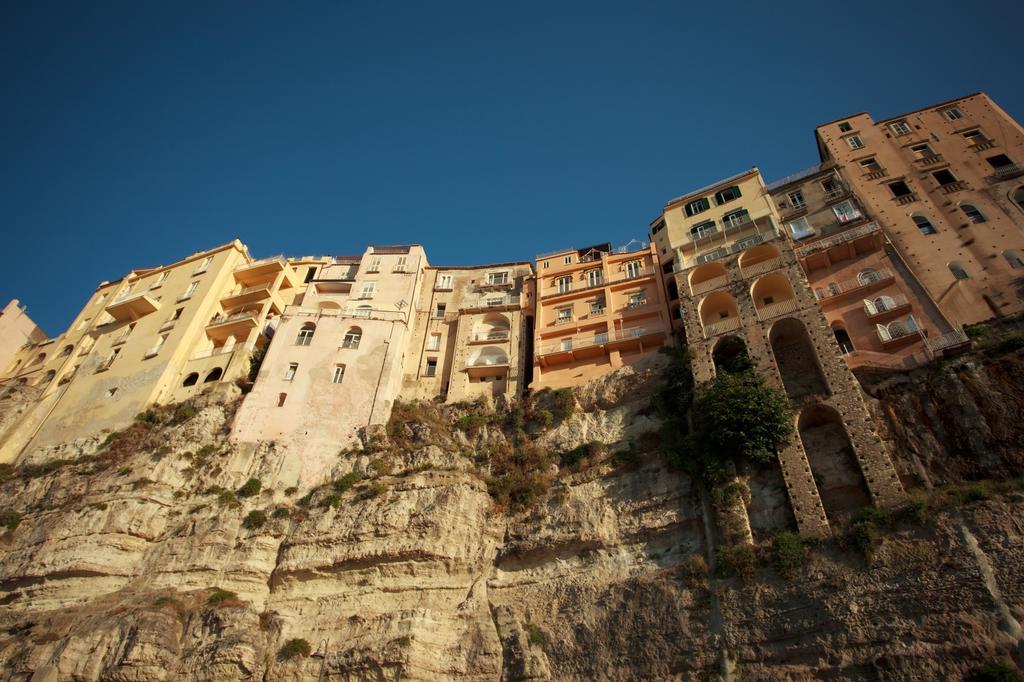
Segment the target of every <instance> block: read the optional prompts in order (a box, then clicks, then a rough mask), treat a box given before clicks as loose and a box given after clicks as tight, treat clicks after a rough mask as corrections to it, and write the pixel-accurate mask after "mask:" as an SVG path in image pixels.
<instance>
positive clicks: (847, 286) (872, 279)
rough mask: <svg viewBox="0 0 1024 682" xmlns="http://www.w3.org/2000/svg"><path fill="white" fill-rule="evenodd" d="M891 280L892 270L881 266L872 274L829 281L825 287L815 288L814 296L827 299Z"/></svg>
mask: <svg viewBox="0 0 1024 682" xmlns="http://www.w3.org/2000/svg"><path fill="white" fill-rule="evenodd" d="M892 280H893V274H892V270H889V269H888V268H882V269H880V270H876V271H875V273H874V274H873V275H870V276H867V277H857V278H854V279H847V280H844V281H842V282H831V283H829V285H828V286H827V287H822V288H818V289H815V290H814V297H815V298H817V299H818V300H819V301H827V300H829V299H832V298H835V297H836V296H842V295H843V294H848V293H850V292H853V291H858V290H862V289H868V288H870V287H875V286H879V285H882V284H888V283H889V282H891V281H892Z"/></svg>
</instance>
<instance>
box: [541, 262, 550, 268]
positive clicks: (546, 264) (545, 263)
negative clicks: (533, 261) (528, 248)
mask: <svg viewBox="0 0 1024 682" xmlns="http://www.w3.org/2000/svg"><path fill="white" fill-rule="evenodd" d="M550 265H551V261H549V260H546V261H544V262H543V263H541V268H542V269H544V270H547V269H548V267H549V266H550Z"/></svg>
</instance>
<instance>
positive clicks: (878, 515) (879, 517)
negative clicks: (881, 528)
mask: <svg viewBox="0 0 1024 682" xmlns="http://www.w3.org/2000/svg"><path fill="white" fill-rule="evenodd" d="M891 520H892V515H890V514H889V510H888V509H885V508H883V507H875V506H870V507H864V508H863V509H861V510H860V511H859V512H857V514H856V515H855V516H854V517H853V522H854V523H864V522H870V523H874V524H880V525H885V524H887V523H889V521H891Z"/></svg>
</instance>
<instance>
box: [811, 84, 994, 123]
mask: <svg viewBox="0 0 1024 682" xmlns="http://www.w3.org/2000/svg"><path fill="white" fill-rule="evenodd" d="M978 95H985V93H984V92H983V91H981V90H979V91H977V92H972V93H970V94H967V95H963V96H962V97H954V98H953V99H947V100H946V101H944V102H939V103H937V104H928V105H926V106H923V107H919V108H917V109H913V110H912V111H907V112H904V113H902V114H896V115H895V116H890V117H888V118H882V119H879V120H877V121H875V123H888V122H889V121H895V120H896V119H899V118H904V117H906V116H910V115H911V114H916V113H918V112H920V111H926V110H928V109H938V108H939V107H944V106H946V105H949V104H954V103H956V102H959V101H960V100H964V99H967V98H968V97H977V96H978ZM985 96H986V97H987V95H985ZM864 115H867V116H870V115H871V114H869V113H868V112H866V111H860V112H857V113H856V114H850V115H848V116H840V117H839V118H834V119H832V120H831V121H826V122H825V123H822V124H820V125H818V126H815V128H814V129H815V130H819V129H821V128H824V127H825V126H827V125H832V124H833V123H838V122H839V121H845V120H846V119H848V118H853V117H854V116H864Z"/></svg>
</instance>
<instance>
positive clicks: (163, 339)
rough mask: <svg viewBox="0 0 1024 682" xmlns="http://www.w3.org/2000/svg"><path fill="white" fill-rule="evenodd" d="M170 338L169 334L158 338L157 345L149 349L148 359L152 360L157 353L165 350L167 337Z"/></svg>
mask: <svg viewBox="0 0 1024 682" xmlns="http://www.w3.org/2000/svg"><path fill="white" fill-rule="evenodd" d="M168 336H169V335H168V334H161V335H160V336H158V337H157V339H156V345H154V346H153V347H152V348H150V349H149V352H148V353H146V357H147V358H151V357H153V356H154V355H156V354H157V353H159V352H160V349H161V348H163V346H164V344H165V343H167V337H168Z"/></svg>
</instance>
